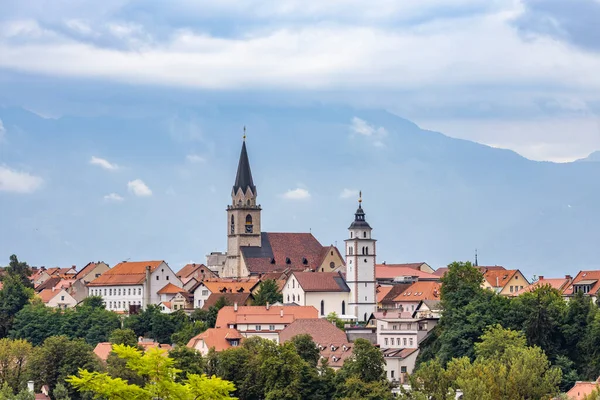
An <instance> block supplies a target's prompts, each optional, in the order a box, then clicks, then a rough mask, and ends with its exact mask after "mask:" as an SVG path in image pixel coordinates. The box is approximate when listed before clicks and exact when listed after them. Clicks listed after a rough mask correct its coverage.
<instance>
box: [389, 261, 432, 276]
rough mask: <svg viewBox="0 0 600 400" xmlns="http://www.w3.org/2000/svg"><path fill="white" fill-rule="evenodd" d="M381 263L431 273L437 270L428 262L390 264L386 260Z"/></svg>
mask: <svg viewBox="0 0 600 400" xmlns="http://www.w3.org/2000/svg"><path fill="white" fill-rule="evenodd" d="M380 265H385V266H388V267H393V268H410V269H414V270H417V271H422V272H427V273H429V274H433V273H434V272H435V270H434V269H433V268H431V266H430V265H429V264H427V263H426V262H417V263H406V264H388V263H386V262H385V261H384V262H383V263H381V264H380Z"/></svg>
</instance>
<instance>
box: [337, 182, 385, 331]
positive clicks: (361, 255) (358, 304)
mask: <svg viewBox="0 0 600 400" xmlns="http://www.w3.org/2000/svg"><path fill="white" fill-rule="evenodd" d="M371 231H372V229H371V226H370V225H369V224H368V222H367V221H366V220H365V212H364V211H363V209H362V192H361V193H360V197H359V199H358V209H357V210H356V214H354V221H353V222H352V224H350V227H349V228H348V232H349V235H350V237H349V238H348V239H346V240H345V243H346V282H347V283H348V286H349V287H350V299H349V301H348V306H349V307H348V311H349V314H353V315H354V316H356V318H357V321H364V322H366V321H367V320H368V319H369V317H370V316H371V314H372V313H374V312H375V311H377V298H376V294H375V284H376V281H375V259H376V257H375V254H376V253H375V250H376V247H375V242H376V240H375V239H373V238H372V237H371Z"/></svg>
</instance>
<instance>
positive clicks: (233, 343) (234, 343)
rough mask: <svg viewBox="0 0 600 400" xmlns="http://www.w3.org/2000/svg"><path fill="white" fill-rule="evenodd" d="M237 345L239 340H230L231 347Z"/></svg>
mask: <svg viewBox="0 0 600 400" xmlns="http://www.w3.org/2000/svg"><path fill="white" fill-rule="evenodd" d="M239 345H240V341H239V340H232V341H231V346H232V347H237V346H239Z"/></svg>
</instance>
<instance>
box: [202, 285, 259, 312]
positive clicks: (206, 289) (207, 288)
mask: <svg viewBox="0 0 600 400" xmlns="http://www.w3.org/2000/svg"><path fill="white" fill-rule="evenodd" d="M259 283H260V282H259V281H258V280H257V279H239V280H233V279H214V280H207V281H204V282H199V283H198V285H196V286H195V287H193V288H191V289H190V293H193V295H194V308H204V303H205V302H206V300H208V298H209V297H210V296H211V295H212V294H219V293H221V294H225V293H252V291H253V290H255V289H256V288H257V287H258V285H259ZM239 304H241V303H239Z"/></svg>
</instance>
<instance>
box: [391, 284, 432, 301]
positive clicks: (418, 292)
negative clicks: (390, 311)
mask: <svg viewBox="0 0 600 400" xmlns="http://www.w3.org/2000/svg"><path fill="white" fill-rule="evenodd" d="M440 286H441V285H440V283H438V282H426V281H419V282H415V283H413V284H412V285H410V287H408V288H407V289H406V290H404V292H402V293H400V294H399V295H398V296H396V298H395V299H394V301H398V302H400V301H421V300H439V298H440Z"/></svg>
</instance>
